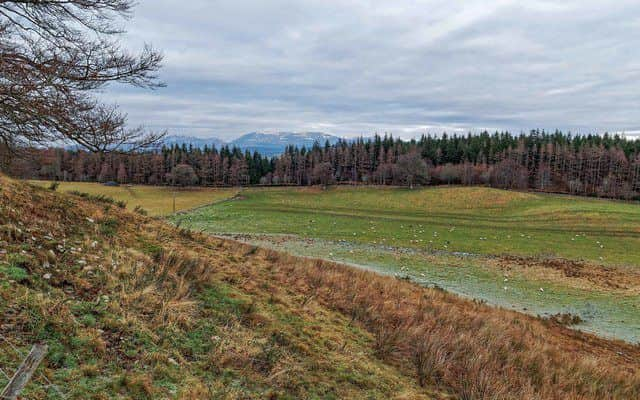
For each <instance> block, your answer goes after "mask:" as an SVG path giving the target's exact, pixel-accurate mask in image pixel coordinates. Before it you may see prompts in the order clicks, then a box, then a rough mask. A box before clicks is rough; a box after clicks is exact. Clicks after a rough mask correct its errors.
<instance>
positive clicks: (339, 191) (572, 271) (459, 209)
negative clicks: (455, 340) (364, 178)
mask: <svg viewBox="0 0 640 400" xmlns="http://www.w3.org/2000/svg"><path fill="white" fill-rule="evenodd" d="M172 220H173V221H174V222H176V223H180V224H182V226H187V227H190V228H193V229H196V230H204V231H207V232H210V233H216V234H226V235H229V234H243V235H244V236H242V237H241V238H242V239H244V240H246V241H248V242H252V243H256V244H260V245H263V246H267V247H272V248H274V249H282V250H286V251H289V252H291V253H294V254H297V255H304V256H311V257H321V258H325V259H329V260H334V261H341V262H347V263H352V264H357V265H360V266H363V267H365V268H372V269H375V270H377V271H379V272H383V273H387V274H395V275H401V276H407V277H409V278H411V279H413V280H415V281H418V282H421V283H423V284H425V285H432V286H440V287H443V288H445V289H447V290H451V291H455V292H456V293H459V294H462V295H464V296H469V297H472V298H476V299H481V300H486V301H488V302H490V303H492V304H496V305H500V306H505V307H509V308H514V309H517V310H520V311H525V312H528V313H533V314H541V315H552V314H556V313H571V314H575V315H579V316H580V317H581V318H582V319H583V320H584V321H583V322H582V323H581V324H580V325H579V327H580V328H581V329H584V330H589V331H594V332H597V333H599V334H602V335H605V336H613V337H618V338H623V339H626V340H630V341H634V342H635V341H639V340H640V312H639V310H640V296H639V295H640V268H639V267H640V251H638V249H640V206H639V205H638V204H630V203H623V202H615V201H607V200H597V199H586V198H578V197H569V196H554V195H541V194H531V193H520V192H509V191H502V190H496V189H488V188H462V187H455V188H444V187H443V188H429V189H422V190H407V189H384V188H345V187H339V188H332V189H329V190H326V191H323V190H320V189H315V188H311V189H290V188H287V189H250V190H246V191H244V192H243V193H242V198H241V199H239V200H237V201H231V202H225V203H221V204H218V205H214V206H211V207H205V208H202V209H199V210H196V211H194V212H191V213H188V214H187V215H181V216H175V217H173V218H172ZM558 259H560V260H558Z"/></svg>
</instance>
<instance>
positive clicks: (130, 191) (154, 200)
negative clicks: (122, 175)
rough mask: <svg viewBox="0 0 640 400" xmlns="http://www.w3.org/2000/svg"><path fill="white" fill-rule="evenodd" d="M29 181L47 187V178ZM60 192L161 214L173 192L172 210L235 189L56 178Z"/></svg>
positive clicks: (167, 209)
mask: <svg viewBox="0 0 640 400" xmlns="http://www.w3.org/2000/svg"><path fill="white" fill-rule="evenodd" d="M30 182H31V183H33V184H35V185H38V186H44V187H48V186H49V185H51V182H49V181H30ZM57 190H59V191H62V192H73V191H77V192H81V193H88V194H90V195H98V196H100V195H102V196H107V197H111V198H113V199H114V200H117V201H124V202H126V203H127V208H129V209H134V208H135V207H136V206H140V207H142V208H143V209H145V210H146V211H147V212H148V213H149V215H153V216H159V215H160V216H162V215H168V214H171V213H172V212H173V196H174V193H175V198H176V211H178V212H180V211H185V210H191V209H193V208H196V207H200V206H203V205H206V204H211V203H215V202H218V201H221V200H225V199H228V198H231V197H233V196H234V195H235V194H236V193H237V192H238V190H237V189H211V188H176V189H174V188H170V187H163V186H143V185H121V186H116V187H111V186H104V185H102V184H99V183H90V182H60V186H59V187H58V189H57Z"/></svg>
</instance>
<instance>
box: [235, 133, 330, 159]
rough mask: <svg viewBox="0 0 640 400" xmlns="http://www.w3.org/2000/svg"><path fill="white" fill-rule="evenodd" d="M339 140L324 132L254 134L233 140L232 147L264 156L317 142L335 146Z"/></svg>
mask: <svg viewBox="0 0 640 400" xmlns="http://www.w3.org/2000/svg"><path fill="white" fill-rule="evenodd" d="M339 140H340V138H339V137H337V136H333V135H329V134H327V133H322V132H302V133H297V132H279V133H258V132H252V133H247V134H246V135H242V136H240V137H239V138H237V139H235V140H233V141H232V142H231V143H230V145H233V146H237V147H239V148H241V149H243V150H249V151H258V152H259V153H261V154H264V155H275V154H279V153H282V152H283V151H284V149H285V148H286V147H287V146H297V147H303V146H304V147H307V148H309V147H311V146H313V144H314V143H315V142H318V143H319V144H320V145H323V146H324V144H325V143H326V142H327V141H328V142H329V143H330V144H334V143H336V142H338V141H339Z"/></svg>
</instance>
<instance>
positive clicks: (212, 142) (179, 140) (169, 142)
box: [162, 135, 226, 149]
mask: <svg viewBox="0 0 640 400" xmlns="http://www.w3.org/2000/svg"><path fill="white" fill-rule="evenodd" d="M162 144H163V145H165V146H167V147H169V146H173V145H176V144H177V145H179V146H181V145H182V144H186V145H187V146H189V145H192V146H193V147H196V148H200V149H204V147H205V146H208V147H212V146H215V147H216V148H220V146H223V145H225V144H226V142H225V141H224V140H222V139H218V138H216V137H209V138H199V137H195V136H180V135H172V136H166V137H165V138H163V139H162Z"/></svg>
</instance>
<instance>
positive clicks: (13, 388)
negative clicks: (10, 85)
mask: <svg viewBox="0 0 640 400" xmlns="http://www.w3.org/2000/svg"><path fill="white" fill-rule="evenodd" d="M46 355H47V346H46V345H44V344H36V345H34V346H33V347H32V348H31V351H30V352H29V355H27V357H26V358H25V359H24V361H22V364H20V367H18V370H17V371H16V373H15V374H13V378H11V380H10V381H9V383H8V384H7V386H6V387H5V388H4V390H3V391H2V394H0V399H2V400H15V399H16V398H17V397H18V395H19V394H20V392H21V391H22V389H24V387H25V386H26V385H27V383H29V380H30V379H31V376H32V375H33V373H34V372H35V371H36V369H37V368H38V365H40V362H42V360H43V359H44V356H46Z"/></svg>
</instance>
